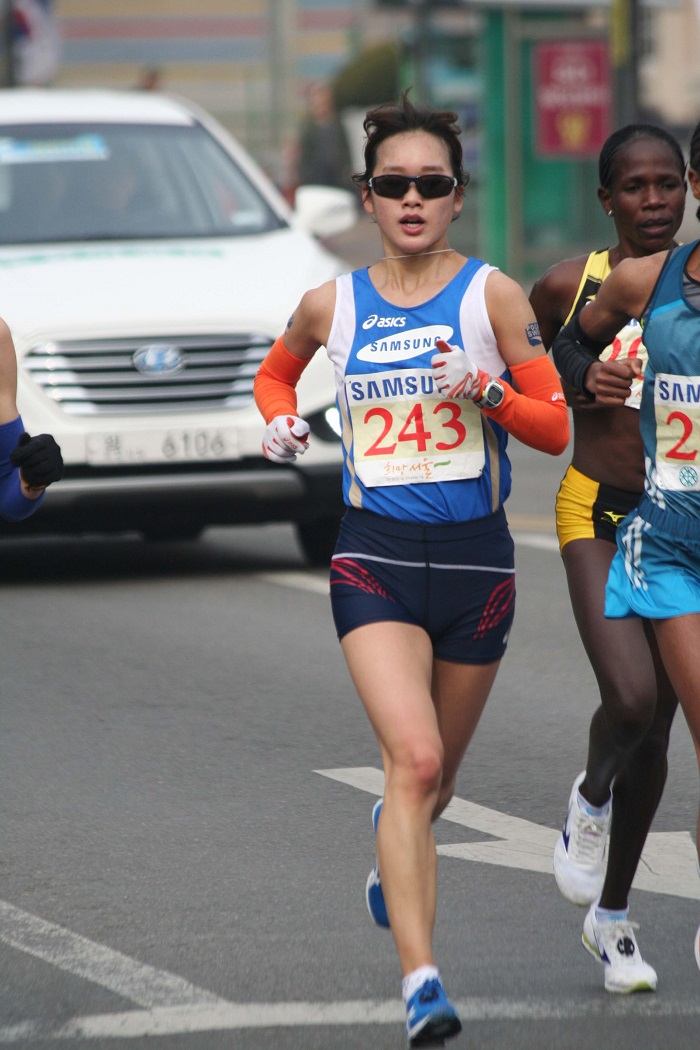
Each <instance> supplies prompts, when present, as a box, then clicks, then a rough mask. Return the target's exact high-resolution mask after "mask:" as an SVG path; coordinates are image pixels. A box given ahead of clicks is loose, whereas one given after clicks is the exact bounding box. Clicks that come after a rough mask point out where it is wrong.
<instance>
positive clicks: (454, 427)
mask: <svg viewBox="0 0 700 1050" xmlns="http://www.w3.org/2000/svg"><path fill="white" fill-rule="evenodd" d="M443 410H446V411H447V412H448V413H449V416H448V418H446V419H440V420H438V425H439V426H440V427H442V429H443V430H447V431H450V430H451V431H453V433H454V434H455V439H454V441H436V442H435V448H436V449H437V451H438V452H448V451H449V450H450V449H453V448H457V447H458V445H461V444H462V442H463V441H464V439H465V438H466V436H467V428H466V427H465V425H464V423H463V422H462V420H461V419H460V414H461V409H460V406H459V405H456V404H455V403H454V401H440V402H439V403H438V404H437V405H435V408H434V409H433V411H432V415H433V416H437V415H438V413H439V412H442V411H443ZM374 418H379V419H381V420H382V422H383V426H382V431H381V433H380V434H379V436H378V437H377V438H376V440H374V441H373V442H372V444H371V445H370V446H369V448H368V449H367V451H366V453H365V455H367V456H391V455H393V454H394V452H395V451H396V446H397V445H398V443H399V442H400V441H407V442H414V443H415V445H416V450H417V451H418V452H425V451H426V450H427V448H428V441H430V440H431V438H432V436H433V435H432V432H431V431H430V430H426V425H425V419H424V417H423V406H422V405H421V404H416V405H414V406H413V408H412V409H411V411H410V412H409V413H408V416H407V417H406V422H405V423H404V424H403V426H402V427H401V429H400V430H399V432H398V434H397V436H396V441H393V442H391V444H383V443H382V442H384V441H386V438H387V436H388V435H389V433H390V431H391V430H392V427H393V425H394V417H393V415H392V413H391V412H390V411H389V409H388V408H383V407H381V406H379V405H378V406H376V407H375V408H370V409H369V410H368V411H367V412H365V417H364V422H365V423H368V422H369V421H370V419H374Z"/></svg>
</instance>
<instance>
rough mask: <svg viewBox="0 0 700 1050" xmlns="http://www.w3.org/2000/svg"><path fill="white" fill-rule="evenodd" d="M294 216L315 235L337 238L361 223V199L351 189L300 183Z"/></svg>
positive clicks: (308, 231) (295, 200)
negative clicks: (359, 213) (359, 200)
mask: <svg viewBox="0 0 700 1050" xmlns="http://www.w3.org/2000/svg"><path fill="white" fill-rule="evenodd" d="M294 215H295V217H296V219H297V221H298V222H299V224H300V225H301V226H302V227H303V229H305V230H306V231H307V233H311V234H313V235H314V236H315V237H336V236H337V235H338V234H339V233H345V231H346V230H349V229H350V227H351V226H354V225H355V223H356V222H357V200H356V198H355V195H354V194H353V193H351V192H350V190H340V189H336V188H335V187H334V186H299V188H298V189H297V191H296V194H295V197H294Z"/></svg>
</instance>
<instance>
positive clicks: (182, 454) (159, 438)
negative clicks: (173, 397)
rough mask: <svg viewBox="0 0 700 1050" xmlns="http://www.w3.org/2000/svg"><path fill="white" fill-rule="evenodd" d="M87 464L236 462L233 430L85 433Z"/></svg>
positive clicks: (224, 428)
mask: <svg viewBox="0 0 700 1050" xmlns="http://www.w3.org/2000/svg"><path fill="white" fill-rule="evenodd" d="M86 446H87V461H88V463H90V464H92V465H93V466H110V465H112V466H119V465H128V464H138V463H212V462H215V461H216V460H226V459H237V458H238V456H239V452H238V439H237V432H236V430H235V429H234V428H233V427H217V428H216V429H211V430H210V429H208V428H206V427H198V428H196V429H183V430H141V431H114V432H111V433H110V432H107V433H104V434H88V436H87V442H86Z"/></svg>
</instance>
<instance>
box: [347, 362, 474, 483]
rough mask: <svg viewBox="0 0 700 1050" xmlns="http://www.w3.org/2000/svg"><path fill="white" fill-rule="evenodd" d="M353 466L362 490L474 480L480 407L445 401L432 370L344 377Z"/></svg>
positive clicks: (404, 370) (462, 401) (465, 400)
mask: <svg viewBox="0 0 700 1050" xmlns="http://www.w3.org/2000/svg"><path fill="white" fill-rule="evenodd" d="M345 392H346V397H347V404H348V409H349V412H350V418H351V420H352V430H353V441H354V464H355V471H356V473H357V476H358V478H359V479H360V481H361V482H362V484H363V485H365V486H366V487H367V488H375V487H377V486H380V485H417V484H424V483H426V482H434V481H457V480H461V479H464V478H476V477H478V476H479V475H480V474H481V473H482V471H483V469H484V464H485V455H484V437H483V432H482V422H481V414H480V412H479V409H478V408H477V407H476V406H475V405H474V404H473V403H472V402H471V401H469V400H467V399H460V400H450V399H449V398H446V397H445V396H444V395H443V394H441V393H440V391H439V390H438V389H437V387H436V386H435V383H434V380H433V374H432V369H395V370H392V371H391V372H380V373H374V374H369V375H360V376H357V375H354V376H347V377H346V379H345Z"/></svg>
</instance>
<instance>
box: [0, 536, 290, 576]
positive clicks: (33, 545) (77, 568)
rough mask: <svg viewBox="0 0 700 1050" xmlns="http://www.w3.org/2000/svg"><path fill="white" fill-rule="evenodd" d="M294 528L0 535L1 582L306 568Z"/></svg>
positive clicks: (246, 572) (218, 574)
mask: <svg viewBox="0 0 700 1050" xmlns="http://www.w3.org/2000/svg"><path fill="white" fill-rule="evenodd" d="M304 565H305V563H304V558H303V556H302V554H301V551H300V549H299V547H298V545H297V542H296V538H295V536H294V532H293V529H292V528H291V526H284V525H265V526H258V527H256V528H254V529H253V528H243V527H232V528H215V529H209V530H207V531H206V532H205V533H204V534H203V536H202V537H201V538H200V539H198V540H192V541H173V542H162V543H151V542H148V541H146V540H143V539H142V538H141V537H140V536H138V535H136V534H135V533H134V534H125V535H120V536H96V535H95V536H93V535H90V536H75V537H73V536H71V537H66V536H31V537H27V538H26V539H25V538H22V537H16V536H13V537H6V538H1V536H0V585H3V584H13V583H17V584H28V583H29V584H37V583H53V582H56V583H65V582H67V581H69V582H72V583H92V582H94V581H99V580H115V579H119V580H126V579H144V578H148V577H165V576H170V577H176V576H177V577H181V576H191V577H194V576H220V575H222V574H231V575H247V574H249V573H254V572H262V571H265V572H269V571H273V570H277V571H279V570H281V569H296V570H299V569H303V568H304Z"/></svg>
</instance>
